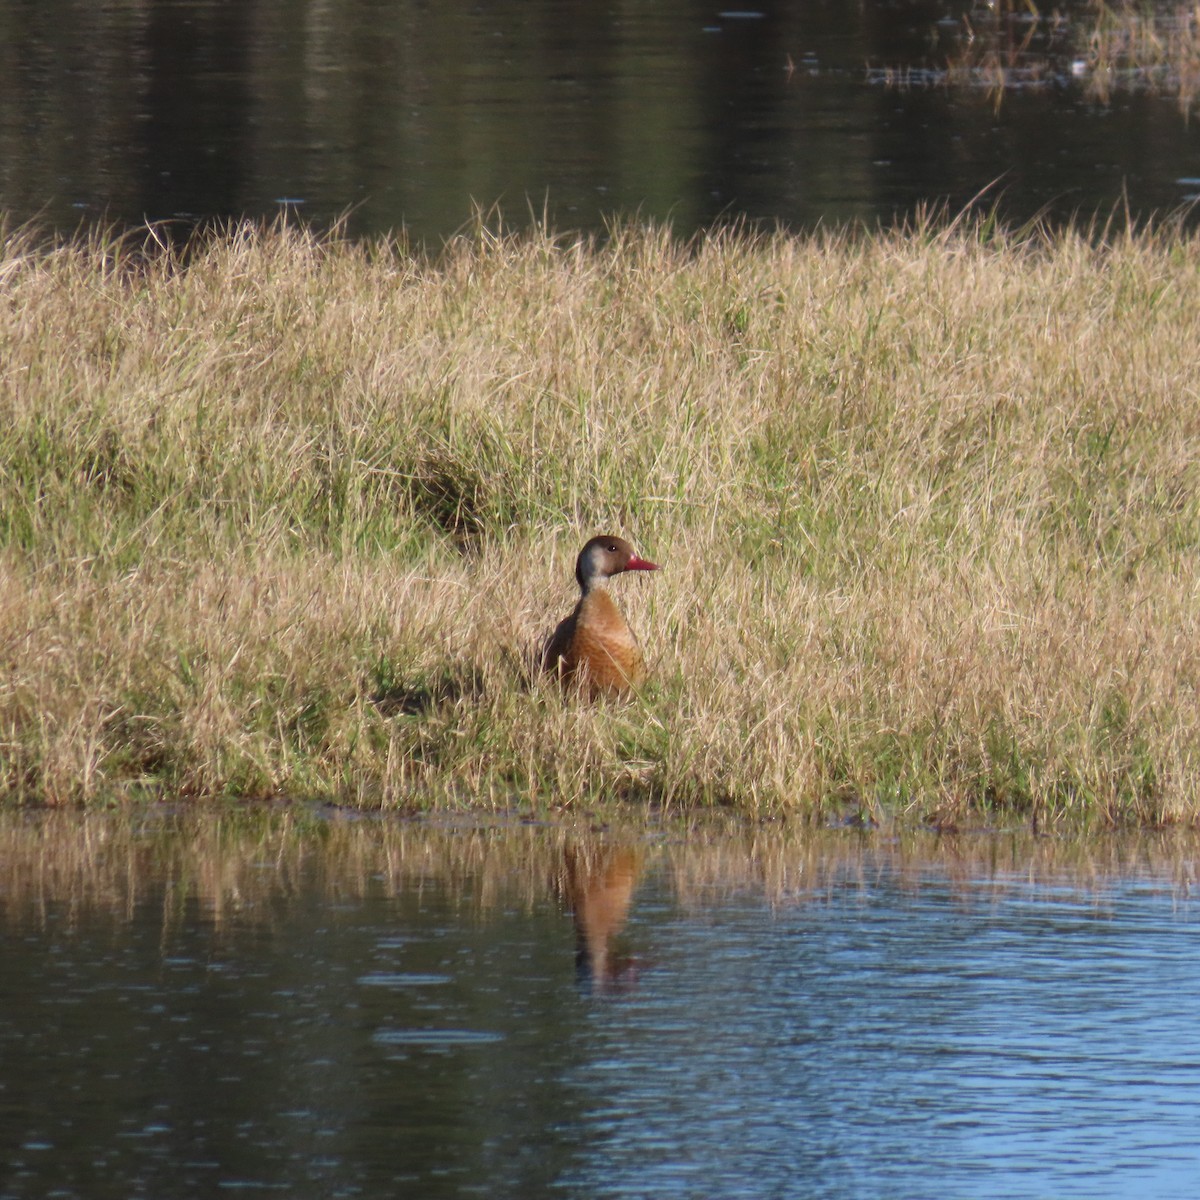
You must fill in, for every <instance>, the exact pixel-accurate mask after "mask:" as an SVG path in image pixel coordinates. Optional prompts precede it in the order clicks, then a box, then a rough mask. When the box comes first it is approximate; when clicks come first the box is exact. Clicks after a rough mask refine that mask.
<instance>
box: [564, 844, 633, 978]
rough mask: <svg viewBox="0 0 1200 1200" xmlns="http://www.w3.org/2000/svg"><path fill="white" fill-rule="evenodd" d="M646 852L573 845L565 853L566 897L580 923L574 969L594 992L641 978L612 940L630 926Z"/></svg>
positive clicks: (577, 923) (628, 956)
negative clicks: (632, 903)
mask: <svg viewBox="0 0 1200 1200" xmlns="http://www.w3.org/2000/svg"><path fill="white" fill-rule="evenodd" d="M640 868H641V855H640V854H639V853H638V851H637V850H635V849H634V848H633V847H631V846H604V845H599V844H597V843H592V844H590V845H580V844H574V843H568V844H567V846H566V849H565V850H564V852H563V873H562V877H561V884H562V894H563V901H564V903H565V904H566V905H567V907H569V908H570V910H571V915H572V917H573V918H574V921H575V970H576V973H577V975H578V978H579V982H580V983H581V984H582V985H584V986H586V987H590V988H591V989H592V990H593V991H595V992H609V991H619V990H624V989H626V988H629V987H631V986H632V985H633V984H634V983H635V982H636V980H637V975H638V961H637V959H636V958H634V957H633V955H631V954H628V953H623V952H619V951H618V950H617V949H616V948H615V947H614V946H613V939H614V938H615V937H616V935H617V934H618V933H620V932H621V930H622V929H623V928H624V927H625V922H626V920H627V919H628V917H629V906H630V903H631V902H632V900H633V889H634V887H635V885H636V884H637V877H638V871H639V870H640Z"/></svg>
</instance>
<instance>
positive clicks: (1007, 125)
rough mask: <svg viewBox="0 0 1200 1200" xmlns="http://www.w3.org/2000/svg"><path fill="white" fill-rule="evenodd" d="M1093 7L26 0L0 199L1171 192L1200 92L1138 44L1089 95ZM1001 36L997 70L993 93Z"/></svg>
mask: <svg viewBox="0 0 1200 1200" xmlns="http://www.w3.org/2000/svg"><path fill="white" fill-rule="evenodd" d="M1168 7H1173V6H1168ZM1009 9H1012V10H1013V11H1012V12H1011V13H1008V10H1009ZM1093 11H1094V10H1093V6H1092V5H1091V4H1089V3H1088V2H1087V0H1067V2H1066V3H1064V4H1063V5H1060V6H1058V7H1056V8H1055V10H1054V14H1050V13H1049V12H1048V13H1047V17H1046V19H1045V20H1043V21H1041V22H1039V23H1037V24H1036V25H1034V24H1033V23H1031V21H1030V19H1029V10H1028V8H1027V7H1026V6H1024V5H1021V4H1016V3H1014V4H1012V5H1005V4H1003V3H1001V4H999V5H996V6H993V7H989V6H987V5H984V4H978V5H976V4H972V3H971V2H970V0H950V2H949V3H946V4H942V3H937V4H934V3H930V2H929V0H863V2H862V3H854V4H848V3H844V2H843V0H815V2H811V3H804V4H799V3H794V4H789V3H786V2H784V0H772V2H770V3H764V4H761V5H760V4H755V5H745V6H743V5H721V4H715V3H712V2H711V0H655V2H653V3H647V2H645V0H636V2H635V0H587V2H586V3H566V2H564V0H489V3H487V4H480V3H477V2H475V0H447V2H446V3H442V4H437V5H428V4H424V3H421V2H419V0H257V2H256V3H254V4H230V3H227V2H226V0H154V2H149V3H148V2H144V0H38V3H36V4H32V3H21V4H18V3H8V4H4V5H0V208H2V209H4V210H7V211H8V212H9V214H10V215H11V216H12V217H14V218H15V219H17V220H28V219H35V218H36V219H38V220H40V221H42V222H48V223H51V224H56V225H58V226H60V227H64V228H68V229H71V228H74V227H75V226H77V225H78V224H81V223H82V224H88V223H96V222H102V221H116V222H118V223H134V224H136V223H138V222H141V221H142V220H143V219H152V220H159V221H172V222H175V223H176V227H177V228H179V229H181V230H186V228H188V227H189V226H190V225H191V224H193V223H195V222H196V221H200V220H203V219H205V218H210V217H238V216H243V215H248V216H253V217H271V216H274V215H275V214H277V213H279V212H280V211H288V212H296V213H299V214H300V215H302V216H304V217H306V218H308V219H309V220H312V221H314V222H316V223H317V224H326V223H328V222H330V221H332V220H334V219H335V218H337V217H338V216H339V215H342V214H345V213H347V212H349V214H350V216H349V219H348V225H349V229H350V230H351V232H354V233H378V232H381V231H384V230H397V229H400V228H402V227H403V228H405V229H407V230H408V231H409V233H410V234H411V235H413V236H414V237H416V238H419V239H423V240H426V241H430V242H432V243H434V244H437V243H438V242H439V241H440V239H442V238H444V237H446V236H449V235H450V234H451V233H453V232H454V231H455V230H456V229H458V228H459V227H460V226H461V225H462V224H463V223H464V222H466V221H468V220H469V219H470V217H471V215H472V212H473V210H474V208H475V206H476V205H482V206H484V207H486V206H489V205H492V204H499V205H501V206H502V208H503V211H504V213H505V215H506V218H507V220H508V221H509V222H510V223H514V224H517V225H520V224H523V223H525V222H527V221H528V220H529V219H530V214H531V211H532V212H535V213H537V214H539V215H540V214H541V213H542V212H545V213H546V214H547V215H548V216H549V217H550V219H551V221H552V222H553V223H554V224H555V225H556V226H557V227H558V228H568V229H589V230H597V229H602V228H603V227H604V223H605V221H606V220H607V219H609V218H610V217H611V216H612V215H614V214H617V215H624V216H631V215H637V216H641V217H645V218H654V219H657V220H670V221H672V222H673V223H674V226H675V228H676V229H677V230H679V231H680V232H684V233H686V232H689V231H691V230H693V229H695V228H698V227H701V226H704V225H707V224H709V223H711V222H713V221H717V220H725V219H730V218H735V217H738V216H748V217H750V218H751V219H754V220H762V221H765V222H768V223H774V222H777V221H778V222H781V223H783V224H785V225H787V226H790V227H794V228H810V227H812V226H814V225H817V224H821V223H825V224H828V223H831V222H832V223H840V222H846V221H866V222H868V223H874V222H875V221H891V220H893V219H895V218H897V217H903V216H905V215H906V214H909V213H911V212H912V211H913V210H914V209H915V208H916V207H917V206H919V205H921V204H923V203H933V204H939V203H945V204H948V205H949V206H950V208H951V210H955V211H956V210H958V209H959V208H961V207H962V206H963V205H965V204H967V203H968V202H970V201H971V199H972V197H974V196H976V195H977V194H978V193H979V192H980V191H981V190H983V189H990V190H989V191H988V193H987V198H986V203H987V204H991V203H993V202H994V203H996V204H997V205H998V206H999V208H1000V211H1001V213H1002V215H1004V216H1005V217H1006V218H1009V219H1011V220H1025V219H1027V218H1029V217H1031V216H1033V215H1035V214H1039V213H1041V214H1045V215H1047V216H1049V217H1050V218H1052V219H1064V218H1066V217H1069V216H1070V215H1071V214H1073V213H1077V212H1078V213H1082V214H1083V215H1084V216H1088V215H1090V214H1093V213H1096V212H1100V213H1101V214H1102V215H1109V214H1111V213H1112V212H1113V211H1114V210H1115V209H1118V208H1120V209H1124V208H1125V207H1126V206H1127V207H1128V208H1129V210H1130V211H1132V212H1133V213H1135V214H1143V215H1144V214H1147V213H1154V212H1159V213H1161V212H1166V211H1171V210H1174V209H1176V208H1178V207H1179V206H1180V205H1182V204H1184V203H1186V202H1188V201H1189V200H1190V199H1191V198H1193V197H1194V196H1195V194H1196V191H1197V188H1196V183H1195V181H1196V179H1197V177H1200V121H1197V120H1195V119H1191V120H1189V119H1187V117H1186V116H1185V115H1184V114H1183V113H1182V112H1181V111H1180V108H1179V104H1178V102H1177V99H1176V96H1175V94H1174V93H1173V91H1172V89H1171V87H1170V86H1169V84H1168V85H1166V86H1165V88H1164V91H1163V93H1162V94H1154V93H1153V91H1152V90H1151V89H1150V88H1148V87H1147V86H1146V84H1147V80H1146V78H1145V77H1143V76H1142V75H1139V74H1138V73H1136V72H1134V73H1132V74H1121V75H1119V76H1118V77H1117V82H1116V87H1115V89H1114V91H1113V94H1112V96H1111V98H1109V99H1108V100H1107V101H1102V100H1101V99H1099V98H1097V96H1096V95H1095V94H1094V92H1093V91H1092V90H1090V86H1089V85H1090V83H1091V79H1090V78H1089V77H1088V76H1087V75H1086V74H1084V75H1078V74H1077V73H1076V72H1077V71H1078V69H1079V64H1080V63H1081V61H1082V59H1081V57H1080V56H1081V55H1082V54H1085V53H1086V43H1087V31H1088V28H1089V24H1088V22H1089V19H1090V14H1092V13H1093ZM997 13H999V14H1001V15H999V16H998V15H997ZM1005 13H1008V15H1004V14H1005ZM1052 16H1053V17H1054V19H1051V17H1052ZM1059 17H1062V18H1065V20H1059V19H1058V18H1059ZM968 30H970V32H971V33H972V35H973V40H971V41H969V42H968V40H967V37H966V34H967V31H968ZM1027 36H1028V37H1030V38H1031V41H1030V46H1029V48H1028V49H1027V50H1022V49H1021V47H1022V46H1023V44H1024V41H1025V39H1026V37H1027ZM966 53H970V54H971V55H972V56H973V58H972V60H971V64H969V65H968V66H967V67H966V68H965V69H960V70H959V72H958V75H957V76H956V78H957V79H958V81H959V82H958V83H955V84H953V85H952V86H947V78H948V77H947V74H946V68H947V66H948V65H949V64H951V63H953V62H959V63H960V64H961V62H962V58H963V55H964V54H966ZM989 63H993V64H996V65H999V66H1003V67H1004V68H1005V70H1006V72H1007V73H1006V76H1005V78H1006V79H1007V81H1008V86H1007V87H1006V88H1005V89H1004V91H1003V92H1002V93H1001V97H1002V101H1001V103H1000V104H999V105H997V103H996V100H997V95H996V94H995V93H994V92H992V91H989V79H990V78H991V77H992V76H993V75H994V73H995V72H994V71H992V72H991V73H990V74H989V70H988V64H989ZM895 78H904V79H906V80H907V81H908V82H909V85H910V86H907V87H905V88H896V87H892V86H888V85H887V82H886V81H887V80H888V79H895Z"/></svg>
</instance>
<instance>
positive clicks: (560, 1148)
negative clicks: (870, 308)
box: [0, 815, 1200, 1200]
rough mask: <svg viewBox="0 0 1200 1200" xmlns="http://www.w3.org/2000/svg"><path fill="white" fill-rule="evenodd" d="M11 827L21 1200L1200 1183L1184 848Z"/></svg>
mask: <svg viewBox="0 0 1200 1200" xmlns="http://www.w3.org/2000/svg"><path fill="white" fill-rule="evenodd" d="M0 825H2V826H3V828H0V841H2V842H3V846H4V851H5V853H4V861H5V863H6V874H5V878H4V880H3V882H2V883H0V910H2V916H0V930H2V937H3V942H2V945H3V962H4V970H3V973H2V975H0V1197H3V1198H4V1200H15V1198H18V1197H21V1198H24V1197H38V1198H39V1200H40V1198H43V1197H75V1196H78V1197H87V1198H89V1200H99V1198H104V1197H110V1196H111V1197H131V1196H153V1197H156V1198H160V1200H166V1198H170V1197H193V1196H196V1195H218V1194H240V1193H253V1194H258V1193H261V1192H273V1193H278V1194H284V1195H288V1196H299V1197H305V1196H312V1197H334V1196H381V1195H396V1196H402V1195H412V1196H422V1197H441V1196H447V1197H449V1196H471V1195H485V1196H513V1197H518V1196H520V1197H537V1196H561V1197H571V1196H578V1197H617V1196H654V1197H702V1196H713V1195H720V1196H728V1197H775V1196H793V1195H794V1196H822V1197H855V1196H883V1195H886V1196H893V1197H906V1196H912V1197H918V1196H928V1195H930V1194H931V1189H933V1188H936V1189H937V1190H938V1191H939V1192H940V1193H942V1194H946V1195H953V1196H997V1195H1004V1196H1014V1197H1019V1196H1030V1197H1032V1196H1049V1195H1052V1196H1097V1195H1104V1196H1109V1197H1118V1196H1145V1195H1154V1196H1157V1197H1170V1196H1180V1197H1182V1196H1191V1195H1194V1192H1195V1180H1196V1178H1197V1177H1200V1142H1197V1139H1196V1136H1195V1131H1196V1128H1197V1127H1198V1123H1200V1086H1198V1085H1200V1051H1198V1050H1197V1049H1196V1047H1195V1037H1194V1031H1195V1028H1196V1026H1197V1021H1198V1019H1200V920H1198V919H1197V918H1198V917H1200V913H1198V912H1197V911H1196V909H1195V906H1194V905H1193V904H1192V902H1191V895H1192V892H1193V881H1194V877H1195V863H1196V851H1197V849H1198V847H1197V845H1196V844H1195V843H1190V842H1186V841H1184V842H1179V843H1171V844H1168V843H1165V842H1154V841H1145V842H1139V843H1124V842H1116V841H1113V842H1103V843H1093V844H1090V845H1085V846H1083V847H1069V846H1065V845H1063V846H1059V845H1056V844H1054V843H1048V842H1025V841H1022V840H1021V839H990V838H981V839H977V840H973V841H971V840H965V839H960V840H955V841H953V842H950V843H947V844H939V843H937V842H934V841H922V840H920V839H916V840H899V841H894V840H893V841H887V840H879V839H869V838H867V839H864V838H861V837H860V836H859V835H852V834H839V835H831V836H813V835H808V836H807V837H802V838H801V837H793V838H789V837H787V836H783V835H780V836H775V837H770V838H764V837H763V836H761V835H757V836H753V837H751V836H749V835H739V834H737V833H734V834H729V835H722V836H720V837H711V838H710V837H702V836H694V837H692V838H690V839H676V838H673V837H666V836H664V835H662V834H661V833H659V834H655V833H653V832H650V833H640V834H629V835H624V836H619V835H614V834H611V833H610V834H608V835H607V836H605V837H603V838H599V839H597V838H596V837H595V836H594V835H592V834H589V833H587V832H582V833H580V832H576V833H569V832H566V831H563V830H555V829H539V828H527V827H523V826H520V825H517V826H512V827H510V826H503V827H499V828H494V829H478V828H471V827H462V828H433V827H428V826H413V825H411V824H404V823H402V822H389V821H352V822H347V821H341V820H336V821H330V822H325V821H312V820H309V819H307V818H304V817H298V816H295V815H283V816H276V817H268V818H264V819H262V820H257V819H254V818H244V819H242V820H241V821H238V820H230V819H228V818H226V819H213V818H205V817H200V816H189V817H186V818H178V819H176V818H170V819H159V818H155V819H154V820H152V821H149V822H147V823H144V824H139V821H138V820H137V819H132V820H131V819H129V818H94V817H93V818H87V819H80V818H74V817H51V818H43V819H39V820H36V821H34V820H30V819H28V818H24V817H16V818H14V817H12V816H9V817H7V818H5V819H4V821H3V822H0Z"/></svg>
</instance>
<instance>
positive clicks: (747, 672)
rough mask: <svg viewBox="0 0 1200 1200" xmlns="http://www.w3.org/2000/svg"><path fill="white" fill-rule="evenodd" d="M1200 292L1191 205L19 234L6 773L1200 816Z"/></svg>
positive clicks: (410, 794)
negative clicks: (544, 663)
mask: <svg viewBox="0 0 1200 1200" xmlns="http://www.w3.org/2000/svg"><path fill="white" fill-rule="evenodd" d="M1198 328H1200V244H1198V242H1197V240H1196V239H1195V238H1194V237H1192V236H1191V235H1188V234H1184V233H1180V232H1177V231H1161V232H1157V233H1144V234H1137V235H1119V236H1118V235H1114V236H1112V237H1109V238H1104V237H1099V236H1093V237H1091V238H1088V237H1084V236H1081V235H1078V234H1075V233H1065V234H1062V235H1055V236H1052V237H1046V238H1042V237H1036V236H1034V237H1026V238H1019V237H1016V236H1007V235H1004V234H1001V233H998V232H996V231H995V230H993V229H991V228H990V227H988V226H986V225H983V226H978V227H973V228H972V227H964V226H959V227H954V228H947V229H932V228H922V229H917V230H913V231H909V232H907V233H895V234H885V235H879V236H875V237H865V236H858V237H851V236H847V235H842V234H827V235H823V236H819V237H815V238H792V237H786V236H782V235H781V236H776V237H763V238H753V237H748V236H736V235H728V236H714V237H711V238H708V239H705V240H702V241H698V242H695V243H692V244H687V245H684V244H681V243H679V242H677V241H674V240H672V239H671V238H670V237H669V236H668V235H667V234H665V233H663V232H661V231H629V232H623V233H621V234H619V235H618V236H616V237H615V238H614V239H613V240H612V241H611V243H609V244H607V245H605V246H603V247H589V246H586V245H581V244H577V243H576V242H574V241H571V240H560V241H555V240H553V239H551V238H549V237H546V236H541V235H527V236H520V237H506V236H505V237H497V236H493V235H491V234H489V233H487V232H486V231H483V230H479V231H476V232H475V233H473V234H471V235H469V236H466V237H464V238H462V239H461V240H459V241H458V242H456V243H455V244H454V245H452V246H451V247H449V248H448V249H447V250H446V252H445V253H444V254H442V255H440V256H439V257H437V258H436V259H431V258H425V257H420V256H413V255H409V254H406V253H404V252H403V251H402V250H400V249H398V248H396V247H391V246H386V245H380V244H377V245H373V246H356V245H349V244H342V243H339V242H337V241H336V240H321V239H318V238H315V237H311V236H307V235H305V234H302V233H298V232H294V231H282V232H281V231H273V232H266V233H264V232H256V231H253V230H243V231H240V232H238V233H236V234H233V235H230V236H227V237H222V238H216V239H213V240H212V241H210V242H209V243H207V244H205V245H203V246H200V247H197V248H195V249H194V250H193V252H192V253H191V254H190V256H189V257H188V259H187V262H186V265H181V264H180V263H179V262H178V261H175V260H173V259H171V258H170V257H169V256H165V255H157V256H156V255H145V254H143V253H141V252H140V244H133V243H130V242H125V243H117V242H115V241H105V240H97V241H96V242H93V243H91V244H86V245H85V244H73V245H69V246H66V247H63V248H59V249H56V250H46V249H38V248H37V247H36V246H35V245H34V244H33V243H32V242H31V241H29V240H27V239H24V238H22V237H21V236H20V235H10V236H8V237H6V238H5V242H4V248H3V251H2V252H0V787H2V789H3V791H4V792H5V793H6V794H8V795H9V796H12V797H16V798H18V799H25V800H41V801H50V802H67V801H88V802H97V801H104V800H108V799H111V798H114V797H119V796H122V795H125V794H128V793H130V792H131V791H133V792H140V791H143V790H146V789H149V790H151V791H159V790H161V791H163V792H165V793H168V794H177V793H185V794H191V795H195V796H200V797H206V796H214V795H226V794H232V795H241V796H261V795H269V794H285V795H289V796H312V795H318V796H329V797H332V798H335V799H338V800H341V801H345V802H349V803H359V804H365V805H373V806H374V805H385V806H393V805H397V806H408V805H416V806H425V805H430V804H444V803H455V804H475V805H488V806H492V805H496V806H507V805H510V804H514V803H516V804H521V805H528V804H533V805H567V806H580V805H585V804H586V805H590V804H594V803H597V802H602V801H605V800H608V799H611V798H628V799H630V800H633V801H636V802H642V801H654V802H657V803H663V804H667V805H669V806H672V807H683V806H689V805H694V804H701V805H708V804H730V805H733V806H736V807H738V808H742V809H745V810H748V811H754V812H762V811H770V812H776V811H781V810H788V811H795V812H798V813H803V814H812V815H814V816H816V817H818V818H826V817H830V816H839V815H843V814H845V813H855V812H860V811H861V812H864V813H866V814H868V815H874V814H876V813H878V812H880V811H887V812H899V813H908V814H911V815H914V816H920V817H924V818H931V819H935V820H939V821H957V820H962V819H964V818H967V817H973V816H974V815H976V814H978V813H980V812H985V813H986V812H990V811H994V810H1000V811H1001V812H1002V813H1004V814H1005V819H1008V816H1009V814H1019V815H1020V817H1021V818H1022V819H1024V818H1026V817H1029V818H1032V817H1037V819H1039V820H1041V821H1046V820H1051V819H1056V818H1058V819H1072V818H1090V817H1098V818H1100V819H1102V820H1110V821H1122V820H1126V819H1132V820H1138V821H1158V820H1164V819H1184V820H1192V819H1193V818H1194V817H1195V816H1196V814H1197V811H1198V809H1200V761H1198V752H1200V705H1198V704H1197V695H1196V685H1197V679H1198V678H1200V671H1198V668H1200V637H1198V634H1200V629H1198V618H1197V599H1198V584H1200V567H1198V564H1197V553H1196V551H1197V544H1198V541H1200V506H1198V500H1197V482H1198V479H1197V472H1198V468H1197V451H1198V449H1200V403H1198V394H1200V355H1198V354H1197V352H1196V338H1195V331H1196V330H1197V329H1198ZM601 531H603V532H618V533H624V534H625V535H627V536H628V537H630V538H631V539H632V540H633V541H634V543H635V544H636V546H637V547H638V549H639V550H640V551H642V552H643V553H644V554H646V555H648V556H650V557H652V558H654V559H656V560H657V561H659V562H662V563H663V564H664V565H665V568H666V569H665V570H664V571H662V572H660V573H658V574H657V575H655V576H650V577H639V578H633V577H629V578H625V579H622V580H619V581H618V582H617V585H616V592H617V594H618V598H619V600H620V601H621V603H622V604H623V605H624V606H625V608H626V611H627V612H628V613H629V616H630V620H631V623H632V624H633V625H634V627H635V628H636V629H637V630H638V631H639V633H640V634H641V637H642V640H643V643H644V646H645V649H646V652H647V658H648V661H649V664H650V668H651V673H652V683H651V685H650V686H649V687H648V688H647V689H646V690H645V692H644V694H642V695H641V696H639V697H638V698H636V699H635V700H633V701H630V702H628V703H600V704H595V705H588V704H581V703H579V702H577V701H575V700H572V699H570V698H564V697H562V696H560V695H559V694H558V693H557V692H556V691H555V689H554V688H552V687H549V686H546V685H543V684H540V683H535V684H534V685H533V686H532V688H529V687H527V686H525V683H524V680H523V672H522V668H521V657H522V655H523V653H524V652H525V650H526V649H527V648H528V647H529V646H530V645H532V644H533V643H534V642H535V641H536V639H537V638H538V637H539V636H541V635H542V634H544V633H545V632H546V631H547V630H548V629H549V628H551V627H552V625H553V623H554V621H555V620H557V619H558V618H559V617H561V616H562V615H564V614H565V613H566V612H567V611H568V610H569V608H570V605H571V604H572V603H573V600H574V584H573V580H572V569H573V563H574V557H575V554H576V552H577V550H578V548H579V546H580V545H581V544H582V542H583V541H584V540H585V539H586V538H587V537H588V536H589V535H591V534H592V533H595V532H601Z"/></svg>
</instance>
